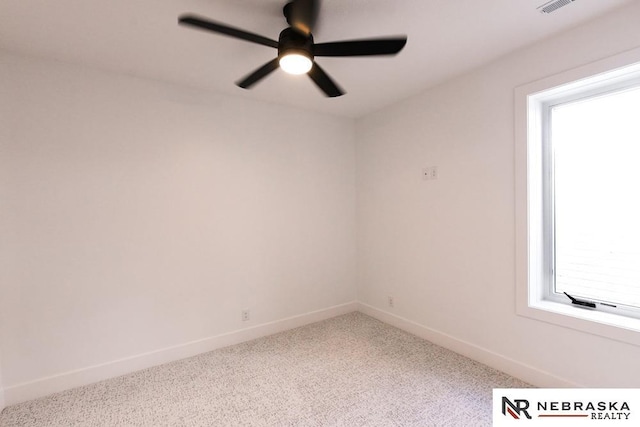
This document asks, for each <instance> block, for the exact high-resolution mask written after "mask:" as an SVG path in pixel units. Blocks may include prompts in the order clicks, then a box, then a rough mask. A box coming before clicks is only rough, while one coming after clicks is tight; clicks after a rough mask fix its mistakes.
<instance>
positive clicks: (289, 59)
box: [279, 52, 313, 75]
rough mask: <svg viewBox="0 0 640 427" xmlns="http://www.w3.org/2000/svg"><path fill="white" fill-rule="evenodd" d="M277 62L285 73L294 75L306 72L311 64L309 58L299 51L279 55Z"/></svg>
mask: <svg viewBox="0 0 640 427" xmlns="http://www.w3.org/2000/svg"><path fill="white" fill-rule="evenodd" d="M279 63H280V68H282V69H283V70H284V71H285V72H286V73H289V74H296V75H299V74H306V73H308V72H309V70H311V67H312V66H313V61H312V60H311V58H309V56H307V55H305V54H303V53H301V52H292V53H286V54H284V55H282V56H281V57H280V59H279Z"/></svg>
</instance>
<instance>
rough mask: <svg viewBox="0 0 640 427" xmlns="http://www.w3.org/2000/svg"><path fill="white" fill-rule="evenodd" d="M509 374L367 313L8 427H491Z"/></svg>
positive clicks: (66, 403)
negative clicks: (495, 391)
mask: <svg viewBox="0 0 640 427" xmlns="http://www.w3.org/2000/svg"><path fill="white" fill-rule="evenodd" d="M527 386H528V385H527V384H525V383H523V382H522V381H519V380H517V379H514V378H512V377H510V376H508V375H506V374H504V373H501V372H498V371H496V370H494V369H491V368H489V367H487V366H484V365H482V364H480V363H477V362H474V361H472V360H470V359H467V358H465V357H463V356H460V355H458V354H456V353H453V352H451V351H448V350H445V349H443V348H441V347H438V346H436V345H434V344H431V343H429V342H428V341H424V340H422V339H420V338H417V337H415V336H413V335H410V334H407V333H405V332H403V331H401V330H399V329H396V328H394V327H392V326H389V325H386V324H384V323H382V322H379V321H377V320H375V319H373V318H371V317H368V316H366V315H364V314H361V313H350V314H347V315H344V316H340V317H336V318H333V319H329V320H326V321H323V322H319V323H315V324H312V325H308V326H305V327H302V328H298V329H294V330H291V331H287V332H283V333H280V334H277V335H272V336H269V337H266V338H261V339H258V340H255V341H250V342H246V343H243V344H239V345H235V346H232V347H227V348H223V349H220V350H216V351H212V352H210V353H205V354H202V355H199V356H196V357H192V358H189V359H184V360H180V361H177V362H173V363H170V364H167V365H163V366H159V367H155V368H150V369H146V370H143V371H140V372H136V373H133V374H129V375H125V376H122V377H118V378H114V379H111V380H107V381H103V382H100V383H97V384H92V385H89V386H85V387H80V388H77V389H73V390H69V391H65V392H62V393H57V394H54V395H51V396H49V397H45V398H42V399H37V400H34V401H30V402H25V403H22V404H19V405H14V406H10V407H8V408H6V409H5V410H4V411H3V412H2V414H1V415H0V426H2V427H8V426H65V427H66V426H240V425H242V426H367V427H369V426H464V427H477V426H490V425H491V391H492V388H495V387H500V388H508V387H527Z"/></svg>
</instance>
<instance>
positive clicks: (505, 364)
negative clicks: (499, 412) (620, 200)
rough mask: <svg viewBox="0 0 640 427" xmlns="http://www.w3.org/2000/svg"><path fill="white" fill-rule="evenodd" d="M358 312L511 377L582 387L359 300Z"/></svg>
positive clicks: (539, 383)
mask: <svg viewBox="0 0 640 427" xmlns="http://www.w3.org/2000/svg"><path fill="white" fill-rule="evenodd" d="M358 311H360V312H362V313H364V314H366V315H368V316H371V317H373V318H375V319H378V320H380V321H381V322H384V323H387V324H389V325H392V326H395V327H396V328H398V329H402V330H403V331H406V332H409V333H410V334H413V335H416V336H418V337H420V338H423V339H425V340H427V341H430V342H432V343H434V344H437V345H439V346H441V347H444V348H447V349H449V350H452V351H455V352H456V353H458V354H461V355H463V356H466V357H468V358H470V359H473V360H476V361H478V362H480V363H483V364H485V365H487V366H490V367H492V368H494V369H497V370H499V371H502V372H504V373H506V374H509V375H511V376H512V377H515V378H519V379H521V380H522V381H525V382H527V383H529V384H531V385H534V386H536V387H544V388H575V387H583V386H581V385H579V384H576V383H574V382H572V381H569V380H567V379H564V378H560V377H557V376H555V375H553V374H550V373H548V372H545V371H542V370H540V369H537V368H534V367H533V366H530V365H527V364H525V363H522V362H518V361H517V360H513V359H510V358H508V357H505V356H502V355H500V354H498V353H494V352H492V351H490V350H487V349H486V348H482V347H479V346H477V345H475V344H471V343H469V342H466V341H463V340H460V339H458V338H455V337H453V336H451V335H447V334H445V333H443V332H440V331H436V330H434V329H431V328H428V327H426V326H423V325H420V324H419V323H416V322H413V321H411V320H408V319H405V318H403V317H400V316H396V315H395V314H391V313H388V312H386V311H383V310H380V309H378V308H375V307H373V306H370V305H368V304H365V303H362V302H359V303H358Z"/></svg>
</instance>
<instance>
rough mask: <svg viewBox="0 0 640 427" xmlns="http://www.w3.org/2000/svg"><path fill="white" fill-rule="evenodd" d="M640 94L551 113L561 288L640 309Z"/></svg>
mask: <svg viewBox="0 0 640 427" xmlns="http://www.w3.org/2000/svg"><path fill="white" fill-rule="evenodd" d="M639 111H640V88H638V87H636V88H633V89H630V90H621V91H616V92H611V93H607V94H605V95H602V96H596V97H592V98H586V99H582V100H578V101H574V102H569V103H566V104H560V105H557V106H554V107H553V108H552V109H551V145H552V149H553V183H554V190H553V194H554V223H555V226H554V235H555V290H556V292H558V293H562V292H567V293H568V294H573V295H579V296H582V297H585V298H589V299H594V300H596V301H605V302H607V303H610V304H613V305H617V304H624V305H629V306H633V307H640V221H639V219H640V199H639V198H638V196H637V194H638V191H639V190H638V189H639V187H640V168H639V167H638V159H640V121H638V112H639Z"/></svg>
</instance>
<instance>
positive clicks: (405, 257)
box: [357, 2, 640, 387]
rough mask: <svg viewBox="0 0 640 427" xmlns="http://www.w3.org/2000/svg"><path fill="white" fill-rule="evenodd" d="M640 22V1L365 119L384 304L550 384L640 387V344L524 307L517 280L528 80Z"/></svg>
mask: <svg viewBox="0 0 640 427" xmlns="http://www.w3.org/2000/svg"><path fill="white" fill-rule="evenodd" d="M541 19H543V17H541ZM639 21H640V3H639V2H636V3H635V4H632V5H630V6H629V7H627V8H625V9H622V10H619V11H617V12H614V13H612V14H610V15H607V16H605V17H602V18H600V19H598V20H596V21H593V22H590V23H588V24H586V25H584V26H581V27H578V28H575V29H573V30H571V31H568V32H566V33H564V34H561V35H558V36H557V37H554V38H553V39H549V40H546V41H544V42H541V43H538V44H536V45H533V46H531V47H529V48H527V49H524V50H522V51H519V52H516V53H513V54H511V55H508V56H506V57H504V58H502V59H501V60H499V61H497V62H494V63H492V64H490V65H488V66H485V67H483V68H481V69H478V70H476V71H474V72H472V73H470V74H467V75H464V76H462V77H459V78H455V79H453V80H451V81H449V82H447V83H446V84H443V85H440V86H439V87H436V88H434V89H432V90H428V91H426V92H424V93H422V94H419V95H417V96H415V97H413V98H411V99H408V100H406V101H405V102H402V103H400V104H397V105H395V106H392V107H390V108H387V109H385V110H383V111H380V112H378V113H376V114H372V115H370V116H368V117H365V118H363V119H361V120H359V121H358V123H357V141H358V142H357V147H358V154H357V162H358V292H359V293H358V297H359V300H360V301H361V302H363V303H364V304H366V305H367V306H368V307H369V308H370V311H372V312H374V313H379V314H380V313H382V314H381V317H384V316H386V314H385V313H384V312H388V313H392V314H394V315H396V316H399V317H400V318H401V319H398V318H395V319H396V321H398V320H400V321H398V322H397V323H398V324H400V325H402V324H404V325H405V326H406V325H409V326H411V327H414V328H415V327H416V324H417V325H419V326H420V327H422V329H423V330H424V331H425V332H424V335H426V336H429V335H430V334H431V335H432V336H433V337H435V338H436V339H438V337H439V339H440V340H441V341H442V342H443V343H447V342H448V343H450V344H451V343H453V344H454V346H455V347H457V348H458V349H459V350H461V351H464V352H466V353H468V354H470V355H473V356H476V357H477V358H479V359H481V360H483V361H486V362H488V363H492V364H493V365H494V366H496V367H498V368H501V369H504V370H506V371H508V372H510V373H512V374H514V375H517V376H520V377H522V378H524V379H526V380H529V381H532V382H534V383H536V384H537V385H543V386H544V385H547V386H555V385H572V384H576V385H581V386H594V387H596V386H597V387H609V386H610V387H638V386H640V363H638V361H639V360H640V347H637V346H633V345H630V344H625V343H622V342H617V341H612V340H608V339H606V338H602V337H599V336H595V335H591V334H587V333H583V332H578V331H575V330H571V329H566V328H562V327H558V326H554V325H551V324H547V323H542V322H538V321H535V320H531V319H528V318H524V317H519V316H517V315H516V313H515V283H514V280H515V279H514V276H515V264H514V263H515V261H514V242H515V240H514V239H515V236H514V215H515V211H514V89H515V88H516V87H517V86H519V85H522V84H525V83H528V82H530V81H533V80H537V79H540V78H543V77H546V76H548V75H552V74H555V73H558V72H561V71H564V70H567V69H570V68H573V67H577V66H580V65H583V64H586V63H589V62H591V61H595V60H598V59H601V58H603V57H606V56H609V55H613V54H616V53H619V52H622V51H625V50H628V49H631V48H634V47H638V46H640V30H639V28H640V27H638V22H639ZM433 165H435V166H438V168H439V174H440V176H439V179H438V180H437V181H423V180H422V179H421V172H422V168H424V167H426V166H433ZM389 295H391V296H393V297H394V298H395V307H394V308H388V307H387V302H386V297H387V296H389ZM387 318H388V319H394V318H393V317H390V316H387ZM415 329H416V330H419V329H420V328H419V327H418V328H415Z"/></svg>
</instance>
